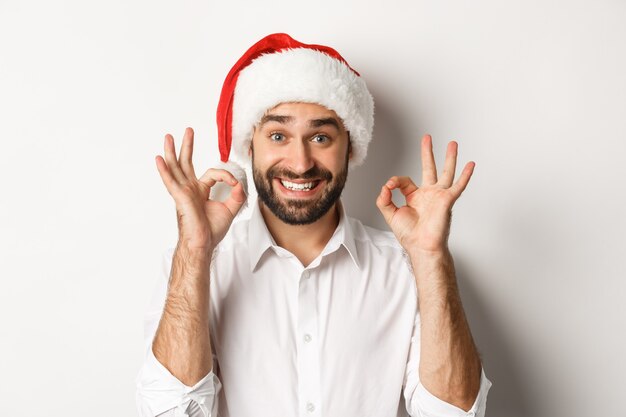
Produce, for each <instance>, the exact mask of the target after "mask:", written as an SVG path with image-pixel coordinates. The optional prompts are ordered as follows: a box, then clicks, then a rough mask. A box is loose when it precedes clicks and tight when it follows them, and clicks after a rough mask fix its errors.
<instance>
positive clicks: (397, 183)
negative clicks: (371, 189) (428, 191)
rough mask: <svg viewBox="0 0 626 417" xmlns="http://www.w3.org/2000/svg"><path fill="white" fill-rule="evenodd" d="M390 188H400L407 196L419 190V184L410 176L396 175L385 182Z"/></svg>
mask: <svg viewBox="0 0 626 417" xmlns="http://www.w3.org/2000/svg"><path fill="white" fill-rule="evenodd" d="M385 185H386V186H387V187H388V188H389V189H390V190H394V189H396V188H398V189H399V190H400V192H401V193H402V195H404V196H405V197H406V196H408V195H409V194H411V193H412V192H413V191H415V190H417V188H418V187H417V185H415V183H414V182H413V180H412V179H411V178H410V177H398V176H394V177H391V178H389V181H387V183H386V184H385Z"/></svg>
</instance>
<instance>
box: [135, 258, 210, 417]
mask: <svg viewBox="0 0 626 417" xmlns="http://www.w3.org/2000/svg"><path fill="white" fill-rule="evenodd" d="M173 254H174V249H169V250H168V251H166V252H165V253H164V255H163V260H162V268H161V273H160V274H159V275H160V276H159V279H158V282H157V285H156V286H155V289H154V292H153V296H152V299H151V301H150V303H149V307H148V311H147V313H146V315H145V319H144V337H145V339H144V340H145V355H144V361H143V365H142V367H141V370H140V371H139V374H138V375H137V378H136V387H137V389H136V402H137V410H138V412H139V415H140V416H141V417H155V416H162V417H166V416H167V417H183V416H188V417H216V416H217V405H218V401H217V398H218V394H219V391H220V389H221V387H222V386H221V383H220V380H219V378H218V377H217V375H216V374H215V372H214V371H213V370H215V369H216V357H215V354H213V368H212V370H211V371H210V372H209V373H208V374H207V375H205V376H204V377H203V378H202V379H201V380H200V381H198V382H197V383H196V384H195V385H194V386H188V385H185V384H183V383H182V382H181V381H180V380H179V379H178V378H176V377H175V376H174V375H172V374H171V373H170V372H169V371H168V369H167V368H165V366H163V364H161V363H160V362H159V361H158V360H157V358H156V357H155V356H154V353H153V351H152V340H153V338H154V334H155V333H156V329H157V327H158V325H159V320H160V319H161V314H162V312H163V306H164V305H165V298H166V296H167V285H168V281H169V274H170V269H171V262H172V256H173Z"/></svg>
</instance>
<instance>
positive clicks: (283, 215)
mask: <svg viewBox="0 0 626 417" xmlns="http://www.w3.org/2000/svg"><path fill="white" fill-rule="evenodd" d="M217 113H218V132H219V143H220V152H221V156H222V160H223V161H228V160H229V159H232V160H234V161H235V162H237V163H239V164H240V165H242V166H243V167H244V169H245V168H251V170H252V175H253V179H254V184H255V187H256V189H257V192H258V196H259V198H258V201H256V202H251V204H252V207H251V208H252V210H251V216H250V219H249V220H241V221H237V222H235V223H233V219H234V218H235V216H236V214H237V213H238V212H239V210H240V209H241V207H242V205H243V204H244V202H245V200H246V195H245V186H244V183H243V179H242V178H240V179H237V178H235V176H234V175H233V174H232V173H231V171H233V169H228V170H227V169H209V170H208V171H207V172H206V173H204V174H203V175H202V176H201V177H200V178H197V176H196V174H195V171H194V167H193V164H192V150H193V131H192V130H191V129H187V130H186V131H185V135H184V137H183V143H182V147H181V150H180V155H179V156H178V157H177V156H176V151H175V145H174V140H173V138H172V137H171V136H170V135H166V137H165V158H163V157H161V156H158V157H157V158H156V164H157V168H158V171H159V173H160V175H161V178H162V180H163V182H164V184H165V186H166V188H167V190H168V192H169V193H170V194H171V195H172V197H173V198H174V201H175V202H176V210H177V215H178V227H179V240H178V244H177V246H176V248H175V250H174V251H173V252H172V253H169V254H168V256H167V262H166V264H165V267H164V279H163V280H162V282H161V283H160V286H159V289H158V290H157V293H156V296H155V301H154V302H153V306H152V307H151V312H150V313H149V314H148V319H147V322H146V335H147V338H148V339H147V354H146V360H145V363H144V367H143V369H142V371H141V372H140V374H139V376H138V379H137V384H138V386H137V400H138V407H139V410H140V413H141V415H142V416H157V415H160V416H181V415H189V416H217V415H219V416H222V417H227V416H236V417H247V416H296V415H300V416H338V417H353V416H354V417H356V416H359V417H361V416H407V415H410V416H474V415H480V416H483V415H484V412H485V403H486V396H487V392H488V390H489V387H490V385H491V383H490V382H489V380H487V378H486V376H485V375H484V373H483V372H482V367H481V363H480V359H479V357H478V354H477V352H476V348H475V346H474V343H473V341H472V336H471V333H470V330H469V327H468V324H467V322H466V319H465V316H464V313H463V308H462V306H461V301H460V298H459V294H458V289H457V286H456V278H455V273H454V265H453V261H452V257H451V255H450V252H449V251H448V247H447V238H448V233H449V229H450V213H451V209H452V206H453V204H454V202H455V201H456V200H457V199H458V198H459V196H460V195H461V193H462V192H463V190H464V189H465V187H466V186H467V184H468V182H469V179H470V177H471V174H472V171H473V168H474V163H471V162H470V163H468V164H467V165H466V166H465V168H464V169H463V171H462V172H461V175H460V177H459V179H458V180H457V181H456V182H454V176H455V166H456V157H457V144H456V142H450V143H449V144H448V149H447V154H446V160H445V165H444V169H443V172H442V174H441V176H440V177H438V176H437V170H436V167H435V162H434V157H433V154H432V142H431V138H430V137H429V136H428V135H426V136H424V138H423V140H422V165H423V182H422V185H421V186H420V187H418V186H416V185H415V184H414V183H413V182H412V181H411V179H410V178H408V177H392V178H391V179H389V181H388V182H387V183H386V184H385V185H383V187H382V189H381V191H380V195H379V196H378V199H377V201H376V205H377V206H378V208H379V209H380V211H381V213H382V214H383V216H384V218H385V220H386V221H387V223H388V224H389V226H390V228H391V230H392V231H393V234H392V233H390V232H382V231H377V230H374V229H371V228H368V227H366V226H363V225H362V224H361V223H360V222H358V221H357V220H355V219H352V218H349V217H348V216H347V215H346V213H345V211H344V208H343V205H342V204H341V201H340V199H339V197H340V195H341V191H342V189H343V187H344V184H345V181H346V178H347V175H348V170H349V169H350V168H351V167H353V166H355V165H358V164H360V163H362V162H363V160H364V159H365V155H366V153H367V145H368V143H369V141H370V139H371V132H372V127H373V100H372V98H371V95H370V94H369V92H368V91H367V87H366V86H365V83H364V81H363V80H362V79H361V77H360V76H359V74H358V73H357V72H356V71H354V70H353V69H352V68H350V66H349V65H348V64H347V62H345V60H344V59H343V58H342V57H341V56H340V55H339V54H338V53H337V52H336V51H335V50H333V49H332V48H328V47H325V46H321V45H306V44H302V43H300V42H298V41H296V40H294V39H292V38H291V37H289V36H288V35H286V34H274V35H269V36H268V37H266V38H263V39H262V40H261V41H259V42H258V43H257V44H255V45H254V46H253V47H251V48H250V49H249V50H248V51H247V52H246V53H245V54H244V56H243V57H242V58H241V59H240V60H239V61H238V62H237V64H236V65H235V66H234V67H233V69H232V70H231V72H230V73H229V75H228V76H227V78H226V81H225V83H224V88H223V90H222V96H221V98H220V104H219V106H218V112H217ZM231 150H232V155H231ZM231 156H232V158H231ZM235 171H236V170H235ZM218 183H224V184H227V185H229V186H231V187H232V189H231V191H230V195H229V196H228V197H227V198H226V199H225V200H224V201H217V200H215V199H213V198H212V197H210V191H211V188H213V187H215V185H216V184H218ZM394 189H399V190H400V191H401V192H402V194H403V195H404V196H405V198H406V205H404V206H402V207H396V206H395V205H394V203H393V202H392V200H391V192H392V190H394ZM394 235H395V237H394ZM168 275H169V277H168ZM418 299H419V305H418ZM153 336H154V337H153Z"/></svg>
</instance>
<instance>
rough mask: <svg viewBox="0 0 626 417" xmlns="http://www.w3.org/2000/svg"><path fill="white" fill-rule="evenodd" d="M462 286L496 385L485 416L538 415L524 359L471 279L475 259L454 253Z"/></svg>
mask: <svg viewBox="0 0 626 417" xmlns="http://www.w3.org/2000/svg"><path fill="white" fill-rule="evenodd" d="M452 255H453V256H454V265H455V269H456V273H457V281H458V283H459V291H460V292H461V298H462V301H463V308H464V309H465V313H466V315H467V320H468V322H469V324H470V327H471V330H472V335H473V337H474V341H475V342H476V345H477V347H478V352H479V354H480V356H481V359H482V362H483V367H484V369H485V374H486V375H487V378H489V380H490V381H491V382H492V383H493V386H492V387H491V390H490V391H489V396H488V399H487V413H486V417H528V416H536V415H537V410H536V409H534V408H533V407H532V401H531V399H530V398H529V395H528V392H527V391H526V390H525V389H524V387H525V383H524V381H522V379H521V377H520V375H522V373H523V372H520V369H521V367H523V366H524V364H523V362H522V360H521V359H519V358H516V357H514V355H513V353H512V352H514V351H515V349H513V348H511V346H510V345H509V343H508V341H507V340H506V339H505V338H504V337H503V336H502V335H504V334H505V333H506V332H504V331H500V329H502V326H505V324H504V323H503V322H500V321H499V320H498V315H497V314H496V313H495V312H493V311H490V310H489V309H488V307H487V305H486V303H484V302H482V301H481V295H480V292H479V291H478V289H477V288H476V287H475V286H474V284H473V280H472V276H473V274H472V272H471V270H472V268H471V264H472V260H471V259H465V258H464V257H463V256H461V255H459V254H458V253H457V254H454V253H453V254H452Z"/></svg>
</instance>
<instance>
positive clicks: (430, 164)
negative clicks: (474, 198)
mask: <svg viewBox="0 0 626 417" xmlns="http://www.w3.org/2000/svg"><path fill="white" fill-rule="evenodd" d="M457 148H458V144H457V143H456V142H454V141H452V142H450V143H448V150H447V152H446V160H445V164H444V167H443V173H442V174H441V177H440V178H439V180H437V168H436V166H435V158H434V157H433V150H432V138H431V137H430V135H424V137H423V138H422V185H421V186H420V187H418V186H416V185H415V183H414V182H413V181H412V180H411V178H409V177H397V176H395V177H391V178H390V179H389V181H387V183H386V184H385V185H383V187H382V190H381V192H380V194H379V196H378V198H377V199H376V205H377V206H378V208H379V210H380V211H381V213H382V214H383V217H384V218H385V220H386V221H387V223H388V224H389V227H390V228H391V230H392V231H393V233H394V234H395V235H396V238H397V239H398V241H399V242H400V244H401V245H402V247H404V249H405V250H406V251H407V252H414V251H420V252H444V251H447V246H448V235H449V233H450V218H451V212H452V206H453V205H454V202H455V201H456V200H457V199H458V198H459V196H460V195H461V193H462V192H463V190H465V187H466V186H467V184H468V182H469V180H470V177H471V176H472V172H473V171H474V166H475V165H476V164H475V163H474V162H468V163H467V165H465V168H464V169H463V172H461V176H460V177H459V179H458V180H457V182H456V183H454V184H453V181H454V172H455V169H456V158H457ZM395 188H398V189H400V191H401V192H402V194H403V195H404V197H405V199H406V205H404V206H402V207H397V206H396V205H395V204H394V203H393V201H392V200H391V191H392V190H393V189H395Z"/></svg>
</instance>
